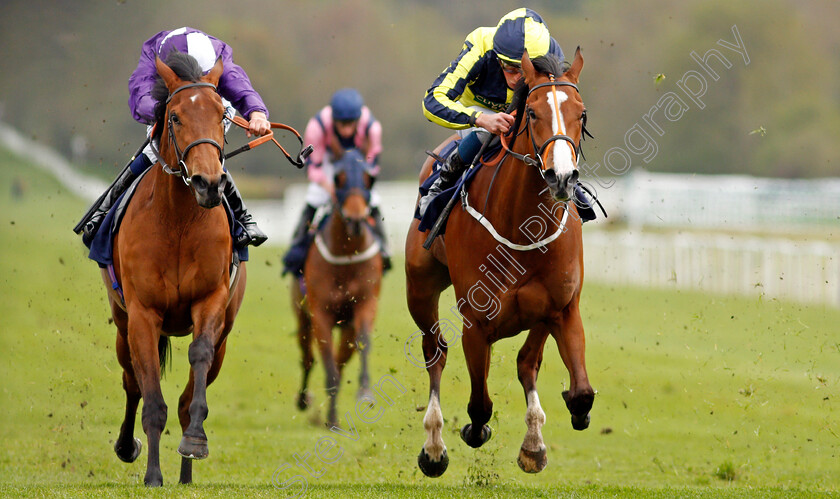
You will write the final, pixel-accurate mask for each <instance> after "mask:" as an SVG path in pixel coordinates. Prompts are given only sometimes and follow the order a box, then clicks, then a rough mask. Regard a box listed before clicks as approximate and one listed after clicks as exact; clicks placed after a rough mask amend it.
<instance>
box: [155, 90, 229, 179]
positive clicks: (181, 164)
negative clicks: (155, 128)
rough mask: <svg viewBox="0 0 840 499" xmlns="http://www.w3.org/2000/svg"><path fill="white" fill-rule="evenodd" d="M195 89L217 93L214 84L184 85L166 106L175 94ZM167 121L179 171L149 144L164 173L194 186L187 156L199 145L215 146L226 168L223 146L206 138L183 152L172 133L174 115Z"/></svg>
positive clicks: (191, 143) (168, 117)
mask: <svg viewBox="0 0 840 499" xmlns="http://www.w3.org/2000/svg"><path fill="white" fill-rule="evenodd" d="M195 87H209V88H212V89H213V91H216V85H213V84H212V83H206V82H199V83H189V84H187V85H184V86H183V87H179V88H177V89H175V91H174V92H172V93H171V94H169V97H167V99H166V103H165V105H166V106H169V101H171V100H172V97H174V96H175V94H177V93H178V92H180V91H181V90H186V89H188V88H195ZM166 121H167V128H168V129H169V141H170V142H172V146H173V147H174V148H175V157H176V158H177V159H178V169H177V170H173V169H172V168H171V167H170V166H169V165H168V164H166V161H164V160H163V158H162V157H161V156H160V151H159V146H157V145H156V144H155V141H154V140H152V141H151V142H150V143H149V144H150V145H151V148H152V152H153V153H154V154H155V157H156V158H157V160H158V162H159V163H160V165H161V167H163V171H164V172H166V173H168V174H169V175H175V176H179V177H181V179H182V180H183V181H184V183H185V184H187V186H188V187H189V186H190V185H191V184H192V179H191V178H190V171H189V169H188V168H187V163H186V162H185V160H186V158H187V154H188V153H189V152H190V149H192V148H193V147H195V146H197V145H199V144H210V145H212V146H214V147H215V148H216V149H218V150H219V161H221V163H222V168H224V166H225V151H224V147H223V146H221V145H220V144H219V143H218V142H216V141H215V140H213V139H206V138H205V139H196V140H194V141H192V142H190V144H189V145H187V147H185V148H184V150H183V151H182V150H181V148H180V147H178V141H177V140H176V138H175V132H173V131H172V115H171V114H170V115H167V117H166Z"/></svg>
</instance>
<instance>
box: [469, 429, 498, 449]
mask: <svg viewBox="0 0 840 499" xmlns="http://www.w3.org/2000/svg"><path fill="white" fill-rule="evenodd" d="M470 434H472V423H468V424H466V425H464V427H463V428H461V440H463V441H464V442H465V443H466V444H467V445H469V446H470V447H472V448H473V449H478V448H479V447H481V446H482V445H484V444H486V443H487V441H488V440H490V437H492V436H493V430H492V429H490V427H489V426H487V425H484V426H482V427H481V436H480V440H479V441H475V440H470V438H469V436H470Z"/></svg>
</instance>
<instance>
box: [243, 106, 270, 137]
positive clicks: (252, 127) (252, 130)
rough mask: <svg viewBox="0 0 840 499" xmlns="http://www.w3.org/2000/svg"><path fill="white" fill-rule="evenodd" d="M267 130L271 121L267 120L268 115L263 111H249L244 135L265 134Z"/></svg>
mask: <svg viewBox="0 0 840 499" xmlns="http://www.w3.org/2000/svg"><path fill="white" fill-rule="evenodd" d="M269 131H271V123H269V121H268V117H266V115H265V113H264V112H262V111H254V112H253V113H251V119H250V120H248V131H246V132H245V135H247V136H248V137H250V136H251V135H259V136H262V135H265V134H267V133H268V132H269Z"/></svg>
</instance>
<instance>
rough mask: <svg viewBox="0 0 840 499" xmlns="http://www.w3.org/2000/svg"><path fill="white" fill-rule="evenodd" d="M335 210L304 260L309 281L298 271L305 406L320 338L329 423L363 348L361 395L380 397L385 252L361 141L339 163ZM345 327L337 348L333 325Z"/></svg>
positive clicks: (295, 298) (295, 291)
mask: <svg viewBox="0 0 840 499" xmlns="http://www.w3.org/2000/svg"><path fill="white" fill-rule="evenodd" d="M334 168H335V192H336V196H335V199H334V203H333V207H332V213H331V214H330V215H329V216H328V217H329V218H328V220H327V221H326V222H325V225H324V227H323V229H321V230H319V231H317V233H316V235H315V240H314V244H313V245H312V246H311V247H310V248H309V253H308V254H307V257H306V264H305V265H304V267H303V283H304V284H303V285H304V287H305V293H304V291H303V290H302V289H301V286H300V285H299V283H298V281H297V278H293V279H292V305H293V308H294V310H295V314H296V315H297V319H298V341H299V344H300V349H301V352H302V354H303V361H302V367H303V377H302V383H301V388H300V391H299V393H298V401H297V403H298V408H299V409H301V410H304V409H306V408H307V407H308V405H309V399H310V396H309V393H308V392H307V384H308V381H309V374H310V371H311V369H312V365H313V363H314V360H315V359H314V356H313V354H312V343H313V342H314V343H315V344H316V345H317V347H318V350H319V352H320V354H321V361H322V362H323V364H324V370H325V371H326V386H327V394H328V395H329V408H328V410H327V422H326V423H327V426H328V427H333V426H337V425H338V417H337V409H336V398H337V396H338V388H339V384H340V382H341V375H342V370H343V369H344V366H345V365H346V364H347V362H348V361H349V360H350V358H351V357H352V355H353V352H354V351H355V350H359V355H360V360H361V372H360V375H359V391H358V395H357V398H358V399H359V400H362V399H368V400H371V401H373V400H374V399H373V392H372V391H371V390H370V376H369V374H368V355H370V349H371V342H370V334H371V331H372V330H373V322H374V319H375V317H376V306H377V303H378V300H379V291H380V288H381V284H382V271H383V268H382V263H383V262H382V256H381V254H380V246H379V242H378V241H377V240H376V238H375V237H374V235H373V231H372V230H371V227H370V225H369V223H368V221H367V219H368V216H369V215H370V207H369V202H370V188H371V187H372V185H373V177H372V176H371V175H370V174H369V173H368V171H369V165H368V164H367V163H366V162H365V161H364V159H363V158H362V155H361V153H359V152H358V151H357V150H356V149H350V150H348V151H346V152H345V153H344V155H343V157H342V158H341V159H340V160H338V161H336V163H335V165H334ZM336 326H337V327H338V328H339V329H340V331H341V336H340V340H339V345H338V349H337V351H336V350H335V348H334V346H333V338H332V336H333V328H334V327H336Z"/></svg>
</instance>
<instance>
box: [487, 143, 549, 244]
mask: <svg viewBox="0 0 840 499" xmlns="http://www.w3.org/2000/svg"><path fill="white" fill-rule="evenodd" d="M526 141H527V142H528V144H530V139H528V138H527V137H526V136H525V135H524V134H523V136H521V137H519V140H518V142H526ZM517 149H519V148H517ZM521 149H522V150H520V151H516V152H518V153H519V154H528V153H529V152H530V153H531V155H532V156H533V151H529V150H526V148H525V147H522V148H521ZM528 149H530V148H528ZM485 168H486V167H485ZM488 170H490V171H492V169H490V168H488ZM491 177H492V173H491V174H489V175H488V174H487V173H485V179H488V180H487V181H486V182H484V183H483V184H486V185H482V187H483V189H482V195H481V202H482V203H484V201H485V200H487V211H486V215H487V216H488V217H489V218H491V220H493V223H494V224H498V225H499V227H505V226H509V228H511V230H512V231H514V232H518V231H517V229H518V227H519V226H520V225H521V224H522V223H523V222H525V221H526V220H528V219H529V218H531V217H533V216H534V215H540V209H539V205H540V203H543V204H548V203H550V201H549V197H548V195H547V194H546V192H545V189H546V187H547V185H546V183H545V180H543V178H542V177H541V176H540V174H539V171H538V170H537V169H536V168H535V167H533V166H528V165H526V164H524V163H522V162H521V161H517V160H516V159H514V158H513V157H512V156H508V157H507V158H506V159H505V161H503V162H502V164H501V167H500V170H499V173H498V174H497V177H496V180H495V181H494V182H493V186H492V190H490V191H489V192H488V191H487V189H488V187H489V182H490V180H489V179H490V178H491ZM487 196H489V199H488V198H487ZM470 204H474V203H470ZM474 207H475V208H476V209H477V210H479V211H481V210H482V208H483V205H482V206H474ZM509 233H510V232H509Z"/></svg>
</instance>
